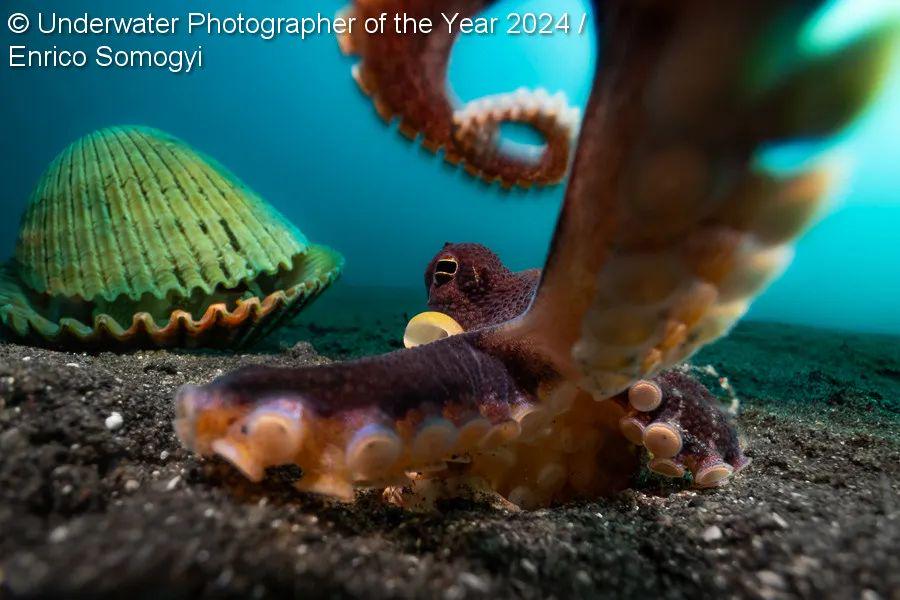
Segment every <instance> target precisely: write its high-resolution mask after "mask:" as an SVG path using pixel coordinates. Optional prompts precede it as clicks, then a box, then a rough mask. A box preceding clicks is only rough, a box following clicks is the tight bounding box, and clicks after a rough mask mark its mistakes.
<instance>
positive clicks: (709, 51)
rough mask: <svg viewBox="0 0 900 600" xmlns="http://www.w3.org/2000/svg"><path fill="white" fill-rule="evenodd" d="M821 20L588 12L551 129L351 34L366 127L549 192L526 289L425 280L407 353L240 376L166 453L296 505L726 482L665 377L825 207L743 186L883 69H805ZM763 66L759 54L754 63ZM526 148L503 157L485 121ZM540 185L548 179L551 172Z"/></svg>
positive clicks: (214, 389)
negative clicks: (294, 470) (812, 29)
mask: <svg viewBox="0 0 900 600" xmlns="http://www.w3.org/2000/svg"><path fill="white" fill-rule="evenodd" d="M489 4H490V2H487V1H486V0H450V1H442V2H437V1H436V0H358V1H357V2H356V3H355V4H354V5H353V6H352V7H351V8H350V9H349V10H350V11H351V13H352V14H353V15H354V16H357V17H359V18H361V19H362V18H365V17H368V16H377V15H379V14H381V13H382V12H385V13H388V15H389V16H391V15H395V14H401V13H406V14H407V15H409V16H414V17H417V18H423V17H430V18H432V21H433V22H436V23H437V22H440V13H441V12H449V13H452V12H459V13H460V15H461V16H463V17H465V16H469V17H471V16H475V15H477V14H478V13H479V12H480V11H482V10H483V9H485V8H486V7H487V6H488V5H489ZM823 4H824V3H823V2H817V1H796V2H790V3H785V2H782V1H776V0H760V1H758V2H745V1H743V0H696V1H691V2H677V3H673V2H663V1H658V0H647V1H640V2H638V1H635V0H608V1H606V2H596V3H594V10H593V13H594V18H595V21H596V24H597V26H598V29H599V30H600V31H602V35H601V39H600V46H601V47H600V51H599V58H598V64H597V67H596V72H595V74H594V79H593V87H592V92H591V95H590V99H589V101H588V103H587V106H586V108H585V110H584V114H583V118H582V120H581V127H580V131H579V133H578V140H577V144H576V145H575V151H574V159H573V160H572V161H571V166H569V164H568V163H569V160H568V147H569V145H570V143H571V139H572V138H571V135H570V133H569V132H568V130H567V128H566V124H567V123H571V119H567V118H563V116H562V113H564V112H565V111H559V110H556V109H550V108H548V106H547V105H546V104H545V103H541V102H535V96H534V95H529V94H520V95H518V96H516V97H513V98H506V99H504V100H503V101H502V102H497V101H495V100H492V101H489V102H484V103H475V104H471V105H468V106H464V107H462V108H460V107H458V106H457V105H456V104H457V103H456V102H455V101H454V100H453V99H452V97H451V96H452V94H451V92H450V90H449V89H448V87H447V84H446V71H447V63H448V59H449V54H450V50H451V48H452V45H453V42H454V39H455V35H454V34H453V33H448V32H447V31H441V30H440V28H435V31H434V32H433V33H430V34H422V35H410V34H406V35H396V34H394V35H392V34H389V33H388V34H385V35H371V36H367V35H364V34H360V33H357V34H354V35H351V36H345V37H344V39H342V40H341V45H342V48H344V49H345V50H346V51H348V52H351V53H354V54H357V55H359V56H360V57H361V61H360V63H359V64H358V65H357V66H356V67H355V69H354V74H355V77H356V79H357V81H358V82H359V83H360V85H361V87H362V88H363V90H364V91H365V92H366V93H367V94H369V96H370V97H371V98H372V100H373V102H374V105H375V107H376V109H377V111H378V113H379V114H380V115H381V116H382V117H384V118H385V119H388V120H392V121H399V128H400V131H401V132H403V133H404V134H406V135H407V136H409V137H411V138H415V139H418V140H420V141H421V142H422V143H423V145H424V146H425V147H426V148H429V149H431V150H434V151H440V152H442V153H443V155H444V156H445V158H447V160H450V161H451V162H459V163H462V164H464V166H465V167H466V169H467V170H468V171H470V172H472V173H474V174H476V175H479V176H481V177H483V178H484V179H487V180H489V181H499V182H500V183H502V184H504V185H513V184H520V185H530V184H532V183H538V184H541V183H548V182H551V181H554V180H556V179H557V178H559V177H561V175H562V174H564V171H565V169H569V177H568V184H567V187H566V192H565V196H564V200H563V204H562V208H561V211H560V216H559V219H558V221H557V224H556V229H555V233H554V236H553V239H552V242H551V245H550V248H549V252H548V258H547V260H546V263H545V265H544V267H543V269H541V270H537V269H534V270H528V271H522V272H512V271H510V270H508V269H507V268H506V267H504V266H503V264H502V263H501V262H500V260H499V259H498V258H497V256H496V255H494V254H493V253H492V252H491V251H490V250H488V249H487V248H485V247H483V246H479V245H475V244H455V245H447V246H445V247H444V248H443V249H442V250H441V251H440V252H439V253H438V254H437V255H436V256H435V258H434V260H432V262H431V263H430V264H429V266H428V268H427V270H426V273H425V284H426V286H427V288H428V294H429V306H430V308H431V309H432V317H426V320H428V321H429V322H430V323H432V324H434V323H436V324H437V327H438V329H441V330H442V331H444V333H445V335H441V336H437V337H438V338H440V339H435V340H434V341H431V342H430V343H423V344H419V345H415V346H414V347H411V348H408V349H403V350H398V351H395V352H391V353H388V354H384V355H380V356H373V357H367V358H363V359H359V360H355V361H349V362H342V363H330V364H326V365H318V366H301V367H296V368H276V367H268V366H253V367H245V368H242V369H239V370H237V371H234V372H231V373H228V374H225V375H223V376H221V377H219V378H218V379H216V380H214V381H212V382H210V383H208V384H206V385H202V386H186V387H184V388H182V389H181V390H180V391H179V393H178V394H177V397H176V400H175V412H176V419H175V428H176V431H177V433H178V435H179V437H180V439H181V440H182V442H183V443H184V445H185V446H186V447H188V448H189V449H191V450H193V451H194V452H196V453H198V454H200V455H202V456H212V455H218V456H220V457H222V458H224V459H225V460H227V461H228V462H230V463H231V464H233V465H234V466H235V467H236V468H237V469H239V470H240V471H241V472H242V473H243V474H244V475H245V476H247V477H248V478H249V479H251V480H253V481H259V480H261V479H262V478H263V477H264V476H265V472H266V469H267V468H268V467H273V466H278V465H284V464H294V465H298V466H299V467H300V468H301V470H302V476H301V477H300V479H299V480H298V482H297V487H298V488H299V489H300V490H304V491H308V492H314V493H318V494H324V495H328V496H332V497H336V498H341V499H345V500H350V499H352V498H354V494H355V490H357V489H361V488H375V489H382V490H385V494H386V496H387V497H388V498H389V499H392V500H396V501H399V502H401V503H404V504H409V505H412V504H414V503H415V502H418V501H423V502H427V501H429V500H431V499H434V498H438V497H444V496H456V495H464V494H468V493H470V492H475V493H485V494H489V495H493V496H495V497H499V498H501V499H503V500H504V501H505V502H508V503H511V504H513V505H515V506H518V507H521V508H535V507H541V506H548V505H552V504H555V503H560V502H567V501H570V500H573V499H579V498H590V497H596V496H599V495H603V494H609V493H614V492H616V491H618V490H621V489H623V488H624V487H627V486H628V485H629V484H630V482H631V480H632V477H633V475H634V474H635V472H636V471H637V470H638V469H639V468H640V457H641V452H638V451H637V449H638V448H640V449H643V451H645V453H646V455H647V456H648V458H649V463H648V465H649V468H650V469H651V470H653V471H655V472H657V473H660V474H662V475H665V476H670V477H682V476H689V477H690V479H691V481H692V483H693V485H695V486H697V487H699V488H708V487H713V486H717V485H722V484H723V483H725V482H727V481H729V480H730V479H731V478H732V477H733V476H734V475H735V474H736V473H738V472H740V471H741V469H743V468H745V467H746V466H747V464H748V462H749V461H748V459H747V458H746V457H745V456H744V454H743V452H742V449H741V445H740V441H739V438H738V435H737V433H736V431H735V429H734V426H733V424H732V423H731V422H730V421H729V419H728V418H726V415H725V414H724V413H723V411H722V410H721V409H720V408H719V406H718V404H717V402H716V399H715V398H714V396H713V395H712V393H711V392H710V391H709V390H708V389H706V388H705V387H704V386H703V385H701V384H700V383H699V382H698V381H696V380H695V379H693V378H692V377H691V375H690V373H689V372H688V371H687V370H686V369H684V368H683V367H682V366H681V365H683V364H684V363H685V361H686V360H687V359H688V358H689V357H690V356H691V355H692V354H693V353H694V352H695V351H696V350H697V349H699V348H700V347H702V346H703V345H705V344H707V343H709V342H711V341H713V340H715V339H717V338H718V337H720V336H722V335H723V334H725V333H726V332H727V331H728V330H729V329H730V327H731V326H732V325H733V324H734V323H735V322H736V321H737V320H738V319H739V318H740V317H741V316H742V315H743V314H744V313H745V311H746V310H747V308H748V306H749V303H750V302H751V300H752V299H753V297H754V296H756V295H757V294H758V293H759V291H760V290H762V289H763V288H764V287H765V285H766V283H767V282H768V281H770V280H771V279H772V278H773V277H774V276H776V275H777V274H778V273H779V272H780V271H781V270H782V269H783V268H785V266H786V264H787V263H788V261H789V259H790V253H791V250H790V246H791V242H792V241H793V240H794V239H795V238H796V236H797V235H798V234H799V233H800V232H801V231H802V230H803V228H804V226H805V225H806V224H807V222H808V221H809V220H810V218H811V217H812V215H813V214H814V213H815V212H816V210H817V208H818V207H819V205H820V203H821V200H822V198H824V197H825V196H826V194H827V192H828V189H829V184H830V182H831V179H832V177H831V172H830V170H829V168H828V166H827V164H823V163H821V162H820V163H815V164H808V165H804V166H803V167H802V168H798V169H794V170H793V171H791V172H789V173H784V172H774V171H772V170H770V169H767V168H766V166H765V161H763V160H761V159H760V157H761V155H762V154H763V153H764V151H765V150H766V149H767V148H771V147H772V146H773V145H777V144H779V143H782V142H787V141H791V140H795V139H806V138H816V139H822V138H827V137H828V136H831V135H833V134H834V133H835V132H837V131H838V130H839V129H840V128H841V127H843V126H844V125H845V124H846V123H848V122H849V121H850V120H851V119H852V118H853V117H854V116H855V115H856V114H857V113H858V111H859V110H860V109H861V107H863V106H864V105H865V104H866V102H867V101H868V99H869V98H870V96H871V95H872V92H873V90H874V89H875V83H876V82H877V81H878V79H879V74H880V73H882V72H883V71H884V69H883V64H884V60H883V59H884V57H885V55H886V48H888V47H889V45H887V44H885V41H886V34H885V30H884V29H878V30H873V31H870V32H866V33H865V34H864V35H860V36H857V37H856V38H855V39H854V40H852V41H851V42H848V43H846V44H843V45H840V46H836V47H832V48H829V49H825V50H819V51H815V52H813V51H810V50H809V49H808V48H807V46H806V45H804V44H803V43H801V42H800V38H801V33H802V32H803V31H804V30H805V28H806V27H807V25H808V23H809V22H810V20H811V19H813V18H814V17H815V16H816V15H817V14H818V11H819V10H820V9H821V8H822V6H823ZM776 50H777V51H776ZM504 121H519V122H524V123H526V124H528V125H531V126H533V127H534V128H535V129H536V130H537V131H539V132H541V133H542V134H543V135H544V136H545V138H546V144H545V146H544V148H543V150H542V152H540V153H537V154H534V155H531V156H523V155H521V154H515V153H513V154H511V153H509V152H507V150H506V149H505V148H504V147H503V145H502V144H501V143H500V141H499V139H498V128H499V125H500V124H501V123H502V122H504ZM561 165H562V166H563V168H562V170H561Z"/></svg>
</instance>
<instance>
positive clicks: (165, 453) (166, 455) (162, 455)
mask: <svg viewBox="0 0 900 600" xmlns="http://www.w3.org/2000/svg"><path fill="white" fill-rule="evenodd" d="M167 458H169V451H168V450H163V451H162V452H160V453H159V460H166V459H167Z"/></svg>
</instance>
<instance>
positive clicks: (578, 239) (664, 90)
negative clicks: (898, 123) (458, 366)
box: [501, 0, 889, 396]
mask: <svg viewBox="0 0 900 600" xmlns="http://www.w3.org/2000/svg"><path fill="white" fill-rule="evenodd" d="M821 5H822V3H821V2H800V3H792V4H791V5H790V6H785V5H784V3H783V2H776V1H774V0H765V1H759V2H712V1H709V2H691V3H669V4H665V3H658V2H650V3H647V2H627V1H616V2H608V3H604V9H603V10H602V15H603V18H605V22H604V33H605V36H604V37H605V39H604V40H603V48H602V51H601V53H600V63H599V65H598V71H597V74H596V75H595V80H594V81H595V84H594V87H593V89H592V94H591V99H590V100H589V102H588V106H587V108H586V110H585V117H584V122H583V126H582V130H581V132H580V135H579V139H580V140H581V142H580V144H579V146H578V150H577V154H576V158H575V162H574V164H573V169H572V183H571V185H569V187H568V188H567V193H566V198H565V201H564V206H563V210H562V214H561V217H560V221H559V223H558V225H557V229H556V232H555V236H554V241H553V244H552V247H551V252H550V255H549V258H548V261H547V265H546V267H545V269H544V274H543V281H542V283H541V287H540V289H539V291H538V294H537V297H536V299H535V302H534V304H533V306H532V309H531V310H530V311H529V313H528V314H526V315H525V316H524V317H523V318H522V319H519V320H517V321H515V322H511V323H509V324H508V326H506V327H505V331H503V332H502V334H501V335H503V336H506V337H508V338H509V339H516V340H519V341H522V340H525V339H528V340H530V343H531V345H532V347H533V348H535V349H539V350H537V351H540V352H542V353H544V354H546V355H548V356H549V357H551V359H552V361H553V363H554V365H555V366H556V367H557V368H558V369H559V370H560V372H562V373H564V374H565V376H566V377H567V378H570V379H572V380H573V381H578V382H579V383H580V384H581V385H582V386H584V387H585V388H587V389H590V390H592V391H593V392H595V393H597V394H598V395H600V396H610V395H613V394H616V393H618V392H620V391H622V390H624V389H625V388H627V387H628V386H629V385H630V384H631V383H633V382H634V381H636V380H638V379H641V378H646V377H651V376H653V375H654V374H655V373H658V372H660V371H661V370H662V369H665V368H667V367H671V366H672V365H675V364H677V363H679V362H680V361H682V360H684V359H686V358H687V357H689V356H690V355H691V354H692V353H693V352H694V351H695V350H696V349H697V348H699V347H700V346H701V345H703V344H705V343H707V342H709V341H711V340H713V339H715V338H717V337H718V336H720V335H722V334H723V333H724V332H726V331H727V330H728V329H729V327H730V326H731V325H732V324H733V323H734V322H735V321H736V320H737V319H738V318H739V317H740V316H742V315H743V314H744V312H745V311H746V309H747V306H748V304H749V302H750V300H751V299H752V297H753V296H754V295H755V294H757V293H758V292H759V290H760V289H761V288H762V287H763V286H764V285H765V284H766V283H767V282H768V281H769V280H770V279H771V278H772V277H773V276H774V275H776V274H777V273H779V272H780V271H781V270H782V269H783V268H784V266H785V265H786V264H787V262H788V260H789V258H790V255H791V251H790V248H789V246H788V242H790V240H791V239H792V238H793V236H794V235H796V233H797V231H799V230H800V229H801V228H802V227H803V226H804V225H805V223H806V222H807V219H808V218H809V216H810V215H811V214H813V213H814V212H815V210H816V208H817V207H818V205H819V203H820V201H821V200H822V198H823V197H824V196H825V194H826V192H827V189H828V182H829V174H828V171H827V169H824V168H821V167H820V168H814V169H813V170H806V171H802V172H800V173H795V174H791V175H788V176H779V175H776V174H774V173H769V172H767V171H766V170H765V169H764V167H763V166H762V165H761V164H760V161H759V160H758V158H759V156H760V152H761V151H762V150H764V149H765V148H766V147H768V146H769V145H771V144H774V143H777V142H781V141H784V140H786V139H793V138H796V137H803V136H807V135H810V134H815V135H818V136H823V135H828V134H831V133H833V132H835V131H836V130H837V129H839V128H840V127H841V126H842V125H844V124H845V123H846V122H847V119H848V118H849V117H850V116H852V115H854V114H856V113H857V112H858V111H859V110H860V109H861V108H862V107H863V106H864V104H865V102H866V100H867V99H868V98H869V97H870V96H871V94H872V92H873V90H874V89H876V87H877V84H878V82H879V81H880V79H881V75H882V74H883V72H884V69H883V66H884V63H885V60H884V59H885V57H886V56H887V49H888V48H889V46H888V44H887V43H886V41H887V40H888V38H887V36H886V34H884V32H883V31H876V32H870V34H869V35H864V36H862V37H861V38H860V39H859V40H857V41H856V42H854V44H853V45H852V46H851V47H850V48H840V49H835V50H833V51H832V52H830V53H824V54H821V55H818V54H817V55H810V54H809V53H808V52H807V51H805V50H804V49H803V47H802V44H801V43H800V41H799V38H800V34H799V32H800V30H801V28H802V26H803V24H804V23H805V22H806V19H807V18H808V17H810V16H811V15H812V14H813V11H815V10H816V9H817V8H819V7H820V6H821ZM775 22H777V23H778V25H779V26H778V27H771V24H772V23H775ZM772 31H777V32H778V36H779V37H778V38H777V41H778V43H779V46H780V48H782V49H783V50H784V52H782V55H788V56H790V59H788V60H778V61H773V60H767V57H765V56H763V55H762V54H761V50H760V49H761V48H771V47H772V44H773V35H775V34H773V33H771V32H772ZM779 58H783V56H780V57H779ZM773 64H777V65H780V69H773V68H771V65H773ZM831 85H834V86H835V88H834V90H832V88H831Z"/></svg>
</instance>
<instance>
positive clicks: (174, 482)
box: [166, 475, 181, 492]
mask: <svg viewBox="0 0 900 600" xmlns="http://www.w3.org/2000/svg"><path fill="white" fill-rule="evenodd" d="M179 481H181V475H176V476H175V477H173V478H172V479H170V480H169V483H167V484H166V491H167V492H171V491H172V490H174V489H175V488H176V487H177V486H178V482H179Z"/></svg>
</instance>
